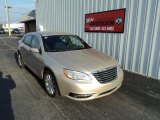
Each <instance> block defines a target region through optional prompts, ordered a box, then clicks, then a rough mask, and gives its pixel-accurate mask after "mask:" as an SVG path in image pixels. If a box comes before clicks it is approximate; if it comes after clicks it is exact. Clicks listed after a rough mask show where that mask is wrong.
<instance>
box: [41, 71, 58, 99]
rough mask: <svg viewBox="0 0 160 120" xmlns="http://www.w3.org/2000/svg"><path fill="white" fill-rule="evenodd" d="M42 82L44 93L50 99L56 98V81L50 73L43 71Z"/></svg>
mask: <svg viewBox="0 0 160 120" xmlns="http://www.w3.org/2000/svg"><path fill="white" fill-rule="evenodd" d="M43 81H44V87H45V91H46V92H47V94H48V95H49V96H50V97H56V96H58V89H57V83H56V79H55V77H54V75H53V73H52V72H51V71H49V70H47V71H45V73H44V77H43Z"/></svg>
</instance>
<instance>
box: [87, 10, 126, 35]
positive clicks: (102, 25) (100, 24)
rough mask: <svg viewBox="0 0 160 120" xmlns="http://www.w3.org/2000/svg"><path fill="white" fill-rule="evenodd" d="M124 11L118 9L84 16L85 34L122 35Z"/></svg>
mask: <svg viewBox="0 0 160 120" xmlns="http://www.w3.org/2000/svg"><path fill="white" fill-rule="evenodd" d="M125 10H126V9H118V10H111V11H105V12H99V13H90V14H86V15H85V32H107V33H123V32H124V21H125Z"/></svg>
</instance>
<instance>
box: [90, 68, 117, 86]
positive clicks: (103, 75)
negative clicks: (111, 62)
mask: <svg viewBox="0 0 160 120" xmlns="http://www.w3.org/2000/svg"><path fill="white" fill-rule="evenodd" d="M92 74H93V76H94V77H95V78H96V79H97V80H98V81H99V82H100V83H106V82H109V81H112V80H115V79H116V78H117V67H112V68H108V69H104V70H99V71H96V72H93V73H92Z"/></svg>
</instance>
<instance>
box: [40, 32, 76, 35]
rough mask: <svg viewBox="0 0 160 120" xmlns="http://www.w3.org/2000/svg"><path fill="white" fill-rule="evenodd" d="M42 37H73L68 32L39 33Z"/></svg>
mask: <svg viewBox="0 0 160 120" xmlns="http://www.w3.org/2000/svg"><path fill="white" fill-rule="evenodd" d="M38 33H39V34H41V35H42V36H52V35H73V34H70V33H66V32H38Z"/></svg>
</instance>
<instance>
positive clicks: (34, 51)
mask: <svg viewBox="0 0 160 120" xmlns="http://www.w3.org/2000/svg"><path fill="white" fill-rule="evenodd" d="M30 51H31V52H33V53H39V52H40V51H39V50H38V49H37V48H31V49H30Z"/></svg>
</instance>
